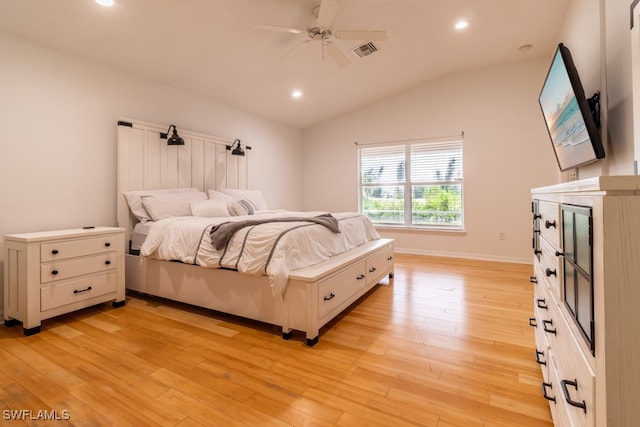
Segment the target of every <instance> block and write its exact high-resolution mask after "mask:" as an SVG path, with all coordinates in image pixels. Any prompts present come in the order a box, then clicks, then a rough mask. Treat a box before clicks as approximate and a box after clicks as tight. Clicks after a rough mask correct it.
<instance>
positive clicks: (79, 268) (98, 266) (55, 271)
mask: <svg viewBox="0 0 640 427" xmlns="http://www.w3.org/2000/svg"><path fill="white" fill-rule="evenodd" d="M117 259H118V257H117V256H116V253H115V252H109V253H106V254H102V255H94V256H88V257H84V258H75V259H70V260H67V261H59V262H52V263H48V264H42V265H41V266H40V282H41V283H48V282H53V281H55V280H64V279H67V278H71V277H77V276H82V275H83V274H90V273H98V272H101V271H106V270H112V269H115V268H117V267H118V266H117V265H116V264H117Z"/></svg>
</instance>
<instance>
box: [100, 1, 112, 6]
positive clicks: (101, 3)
mask: <svg viewBox="0 0 640 427" xmlns="http://www.w3.org/2000/svg"><path fill="white" fill-rule="evenodd" d="M96 3H98V4H99V5H100V6H107V7H109V6H113V0H96Z"/></svg>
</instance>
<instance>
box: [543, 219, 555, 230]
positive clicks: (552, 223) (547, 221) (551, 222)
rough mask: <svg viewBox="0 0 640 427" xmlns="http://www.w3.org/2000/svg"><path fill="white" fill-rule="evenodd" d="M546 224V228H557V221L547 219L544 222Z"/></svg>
mask: <svg viewBox="0 0 640 427" xmlns="http://www.w3.org/2000/svg"><path fill="white" fill-rule="evenodd" d="M544 226H545V227H546V228H551V227H553V228H556V222H555V221H549V220H546V221H545V222H544Z"/></svg>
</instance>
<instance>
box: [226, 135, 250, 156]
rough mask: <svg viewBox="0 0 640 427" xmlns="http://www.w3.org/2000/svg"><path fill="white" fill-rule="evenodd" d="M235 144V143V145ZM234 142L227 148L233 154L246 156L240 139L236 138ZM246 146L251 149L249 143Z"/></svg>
mask: <svg viewBox="0 0 640 427" xmlns="http://www.w3.org/2000/svg"><path fill="white" fill-rule="evenodd" d="M233 144H235V147H234V146H233ZM233 144H231V145H227V150H231V154H232V155H234V156H244V150H243V149H242V146H241V145H240V140H239V139H236V140H235V141H233ZM244 147H245V148H246V149H247V150H251V147H249V146H248V145H245V146H244Z"/></svg>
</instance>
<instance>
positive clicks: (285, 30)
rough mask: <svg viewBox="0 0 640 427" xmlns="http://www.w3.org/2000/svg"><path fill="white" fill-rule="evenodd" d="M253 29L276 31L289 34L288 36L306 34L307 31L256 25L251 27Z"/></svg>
mask: <svg viewBox="0 0 640 427" xmlns="http://www.w3.org/2000/svg"><path fill="white" fill-rule="evenodd" d="M253 29H254V30H266V31H278V32H281V33H290V34H307V30H303V29H300V28H290V27H281V26H279V25H263V24H256V25H254V26H253Z"/></svg>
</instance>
